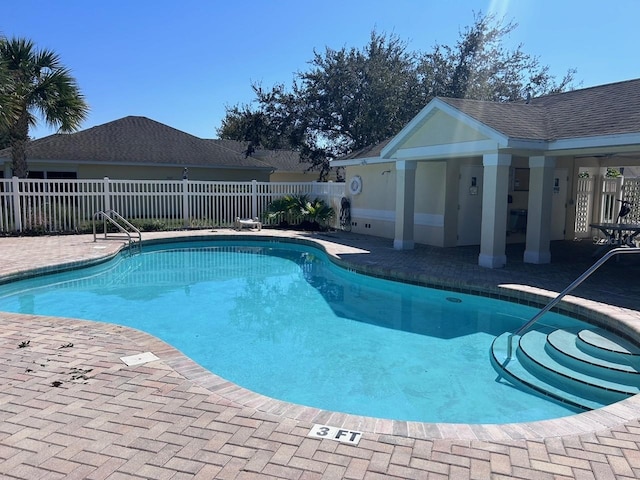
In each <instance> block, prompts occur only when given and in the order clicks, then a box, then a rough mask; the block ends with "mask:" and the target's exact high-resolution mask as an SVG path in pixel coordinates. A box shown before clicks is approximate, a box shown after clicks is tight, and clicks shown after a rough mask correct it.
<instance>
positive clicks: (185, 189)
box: [182, 178, 190, 228]
mask: <svg viewBox="0 0 640 480" xmlns="http://www.w3.org/2000/svg"><path fill="white" fill-rule="evenodd" d="M182 221H183V223H182V224H183V226H184V228H189V226H190V221H189V179H188V178H183V179H182Z"/></svg>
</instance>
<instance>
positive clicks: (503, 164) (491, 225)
mask: <svg viewBox="0 0 640 480" xmlns="http://www.w3.org/2000/svg"><path fill="white" fill-rule="evenodd" d="M482 164H483V165H484V176H483V186H482V227H481V228H482V232H481V236H480V255H479V256H478V265H480V266H481V267H487V268H502V267H504V266H505V265H506V264H507V255H506V246H507V197H508V195H509V167H510V166H511V155H509V154H504V153H497V152H496V153H487V154H485V155H483V157H482Z"/></svg>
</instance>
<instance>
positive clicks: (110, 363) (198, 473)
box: [0, 229, 640, 480]
mask: <svg viewBox="0 0 640 480" xmlns="http://www.w3.org/2000/svg"><path fill="white" fill-rule="evenodd" d="M204 235H206V236H216V237H222V236H234V237H235V236H238V235H242V236H243V237H251V238H267V237H268V238H272V237H274V236H275V237H278V236H286V237H291V238H298V239H300V241H306V240H312V241H315V242H318V243H320V244H321V245H322V246H323V247H324V248H325V249H326V250H327V252H328V253H330V254H331V255H334V256H335V257H336V258H338V259H339V261H340V262H343V263H345V264H346V265H349V266H350V267H351V268H353V269H356V270H360V271H365V272H370V273H375V274H377V275H381V276H387V277H398V278H402V279H404V280H408V281H414V282H419V283H426V284H441V285H444V286H447V287H449V288H453V289H455V290H459V291H463V292H467V291H468V292H477V291H483V292H485V293H490V294H492V295H494V296H497V297H500V296H510V297H511V296H515V297H517V298H519V301H522V302H534V303H540V302H541V301H543V300H545V301H546V299H547V298H549V297H550V296H551V295H552V292H554V291H556V292H557V291H561V290H562V289H563V288H565V287H566V286H567V285H568V284H569V283H570V282H571V281H572V280H574V279H575V278H576V277H577V276H578V275H579V274H580V273H581V272H582V271H584V270H585V269H586V268H587V267H588V266H589V265H590V264H591V263H593V261H594V259H593V258H591V254H592V253H593V252H594V250H595V247H594V246H593V245H591V244H590V242H589V241H588V240H585V241H582V242H553V244H552V262H553V263H552V264H550V265H531V264H525V263H523V262H522V254H523V247H522V245H510V246H508V249H507V255H508V264H507V266H506V267H505V268H503V269H495V270H492V269H485V268H481V267H479V266H477V256H478V248H477V247H465V248H452V249H439V248H433V247H425V246H417V248H416V249H414V250H409V251H398V250H394V249H393V248H392V242H391V241H390V240H384V239H379V238H373V237H367V236H362V235H357V234H345V233H341V232H335V233H327V234H304V233H296V232H281V231H270V230H266V229H263V230H262V231H261V232H247V231H245V232H242V233H238V232H234V231H232V230H227V229H219V230H218V231H211V230H202V231H188V232H162V233H147V234H145V233H143V238H144V239H145V240H147V239H164V238H178V237H179V238H185V237H199V236H204ZM122 245H123V241H122V240H119V239H107V240H105V239H98V242H96V243H94V242H93V237H92V236H88V235H78V236H46V237H4V238H0V279H1V278H4V279H6V278H9V277H11V278H17V277H21V276H24V275H25V274H26V272H28V271H33V270H34V269H36V270H37V271H40V272H42V271H47V270H51V269H55V268H57V266H59V265H75V266H79V265H84V264H87V263H91V262H95V261H99V260H100V259H104V258H106V257H109V256H111V255H114V254H115V253H116V252H117V251H119V249H120V248H121V247H122ZM638 257H640V255H638ZM567 305H568V306H567V308H568V309H569V310H571V311H573V312H575V313H576V314H578V315H586V313H585V312H586V311H587V309H588V311H595V312H596V314H595V315H594V316H593V318H594V319H595V321H597V322H600V323H602V324H603V325H606V326H609V327H611V328H621V329H622V330H623V331H624V333H625V335H626V336H628V337H631V338H635V339H636V340H640V258H637V257H636V256H624V257H622V258H620V260H619V261H615V260H613V261H611V262H609V263H607V264H606V265H605V266H603V267H602V268H601V269H600V270H598V271H597V272H596V273H594V274H593V275H592V277H590V278H589V279H588V280H587V281H586V282H585V283H584V284H583V285H582V286H580V287H579V288H578V289H577V290H576V291H575V292H574V293H573V294H572V296H571V298H569V299H568V302H567ZM132 314H135V312H132ZM0 321H1V322H2V329H1V330H0V362H1V364H2V368H1V370H0V379H1V381H2V386H1V387H0V477H1V478H18V479H28V480H33V479H40V478H42V479H45V478H46V479H58V478H60V479H63V478H64V479H74V478H78V479H95V480H98V479H111V480H115V479H125V478H152V479H182V478H185V479H187V478H189V479H192V478H202V479H212V478H219V479H256V478H258V479H267V478H273V479H276V478H278V479H300V480H303V479H305V480H306V479H320V478H326V479H354V480H355V479H366V480H374V479H406V478H417V479H437V478H454V479H489V478H491V479H512V478H522V479H568V478H576V479H598V480H602V479H633V478H640V395H637V396H635V397H632V398H629V399H627V400H625V401H623V402H619V403H617V404H614V405H611V406H609V407H606V408H603V409H600V410H596V411H592V412H586V413H583V414H579V415H575V416H571V417H566V418H562V419H556V420H548V421H542V422H531V423H521V424H507V425H464V424H425V423H418V422H398V421H390V420H382V419H373V418H366V417H358V416H352V415H345V414H342V413H336V412H327V411H322V410H318V409H314V408H308V407H302V406H299V405H293V404H288V403H285V402H280V401H277V400H273V399H270V398H267V397H263V396H261V395H257V394H255V393H252V392H249V391H247V390H244V389H242V388H240V387H238V386H236V385H234V384H232V383H230V382H227V381H225V380H224V379H221V378H219V377H217V376H216V375H214V374H212V373H210V372H208V371H206V370H204V369H203V368H201V367H200V366H198V365H197V364H195V363H194V362H193V361H191V360H190V359H189V358H187V357H185V356H184V355H182V354H181V353H180V352H179V351H177V350H176V349H174V348H172V347H171V346H169V345H167V344H165V343H164V342H162V341H160V340H159V339H157V338H154V337H152V336H151V335H148V334H146V333H144V332H140V331H135V330H132V329H129V328H125V327H120V326H116V325H111V324H104V323H98V322H88V321H82V320H75V319H63V318H53V317H39V316H31V315H18V314H11V313H2V312H0ZM27 342H28V343H27ZM144 352H152V353H153V354H155V355H156V356H157V357H158V358H159V360H155V361H151V362H148V363H144V364H141V365H137V366H136V365H134V366H127V365H126V364H125V363H123V362H122V361H121V357H125V356H135V355H139V354H141V353H144ZM314 424H322V425H329V426H333V427H339V428H342V429H347V430H355V431H360V432H363V435H362V438H361V440H360V441H359V443H358V444H357V445H350V444H347V443H341V442H338V441H334V440H329V439H318V438H313V437H309V436H308V433H309V432H310V430H311V428H312V427H313V425H314Z"/></svg>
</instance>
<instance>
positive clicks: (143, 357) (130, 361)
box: [120, 352, 160, 367]
mask: <svg viewBox="0 0 640 480" xmlns="http://www.w3.org/2000/svg"><path fill="white" fill-rule="evenodd" d="M120 360H122V361H123V362H124V363H125V364H126V365H127V366H128V367H133V366H135V365H142V364H143V363H149V362H153V361H155V360H160V359H159V358H158V357H156V356H155V355H154V354H153V353H151V352H144V353H138V354H137V355H129V356H128V357H120Z"/></svg>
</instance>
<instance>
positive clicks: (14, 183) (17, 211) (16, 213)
mask: <svg viewBox="0 0 640 480" xmlns="http://www.w3.org/2000/svg"><path fill="white" fill-rule="evenodd" d="M11 188H12V191H11V193H12V196H13V229H14V230H15V231H17V232H22V211H21V207H20V183H19V180H18V177H16V176H13V177H11Z"/></svg>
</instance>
